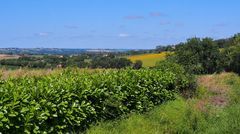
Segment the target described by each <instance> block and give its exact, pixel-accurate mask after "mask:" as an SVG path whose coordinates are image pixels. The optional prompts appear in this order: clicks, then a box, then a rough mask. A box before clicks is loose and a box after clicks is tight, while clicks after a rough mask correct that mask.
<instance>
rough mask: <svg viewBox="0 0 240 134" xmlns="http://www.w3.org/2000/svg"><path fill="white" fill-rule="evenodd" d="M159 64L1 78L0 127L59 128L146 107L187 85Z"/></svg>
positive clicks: (5, 130)
mask: <svg viewBox="0 0 240 134" xmlns="http://www.w3.org/2000/svg"><path fill="white" fill-rule="evenodd" d="M178 75H179V74H177V73H174V72H172V71H168V72H165V71H161V70H157V69H151V70H150V69H144V70H143V69H140V70H117V71H113V70H112V71H111V70H108V71H101V72H95V73H91V74H89V73H82V72H81V73H80V72H78V71H74V70H70V69H67V70H65V71H64V72H63V73H61V74H59V75H52V76H43V77H31V78H18V79H9V80H2V81H1V82H0V132H2V133H23V132H25V133H47V132H48V133H57V132H69V131H72V132H74V131H82V130H85V129H86V128H87V127H88V126H89V125H90V124H91V123H93V122H95V121H99V120H108V119H114V118H118V117H120V116H121V115H122V114H126V113H129V112H133V111H138V112H144V111H148V110H149V109H151V108H152V107H153V106H154V105H157V104H160V103H162V102H164V101H167V100H172V99H174V98H175V93H176V92H178V91H183V90H186V89H187V88H188V87H189V86H188V85H189V84H190V83H189V81H188V79H187V78H186V77H185V76H183V75H180V76H182V77H179V76H178Z"/></svg>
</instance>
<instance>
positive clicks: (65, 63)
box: [0, 53, 142, 69]
mask: <svg viewBox="0 0 240 134" xmlns="http://www.w3.org/2000/svg"><path fill="white" fill-rule="evenodd" d="M0 65H1V66H6V67H8V66H14V67H27V68H57V67H59V68H66V67H78V68H93V69H94V68H117V69H120V68H126V67H129V66H132V67H133V68H135V69H139V68H141V67H142V62H140V61H137V62H136V63H133V62H131V61H130V60H129V59H127V58H124V57H121V56H118V55H115V54H111V53H109V54H80V55H73V56H67V55H44V56H22V57H20V58H18V59H4V60H1V61H0Z"/></svg>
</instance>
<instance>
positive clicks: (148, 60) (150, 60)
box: [128, 52, 170, 67]
mask: <svg viewBox="0 0 240 134" xmlns="http://www.w3.org/2000/svg"><path fill="white" fill-rule="evenodd" d="M167 54H170V53H169V52H161V53H158V54H141V55H133V56H129V57H128V59H130V60H131V61H132V62H135V61H137V60H140V61H142V62H143V66H144V67H153V66H155V64H156V62H158V61H162V60H164V59H165V58H166V56H167Z"/></svg>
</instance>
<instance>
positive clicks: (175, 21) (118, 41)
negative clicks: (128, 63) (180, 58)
mask: <svg viewBox="0 0 240 134" xmlns="http://www.w3.org/2000/svg"><path fill="white" fill-rule="evenodd" d="M239 5H240V0H1V1H0V47H1V48H3V47H21V48H34V47H45V48H52V47H58V48H134V49H135V48H141V49H146V48H147V49H150V48H155V47H156V46H157V45H167V44H174V43H178V42H181V41H185V40H186V39H187V38H189V37H195V36H197V37H206V36H209V37H212V38H215V39H217V38H225V37H229V36H232V35H233V34H235V33H238V32H240V15H239V13H240V8H239Z"/></svg>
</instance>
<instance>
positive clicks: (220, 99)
mask: <svg viewBox="0 0 240 134" xmlns="http://www.w3.org/2000/svg"><path fill="white" fill-rule="evenodd" d="M229 75H231V74H229V73H221V74H219V75H215V74H214V75H204V76H201V77H199V78H198V85H199V86H202V87H204V88H205V89H206V90H207V91H206V92H207V94H210V95H208V96H207V97H205V98H202V99H199V100H198V102H196V107H197V108H198V109H199V110H201V111H206V109H207V107H206V106H207V105H212V106H217V107H224V106H226V105H227V104H228V102H229V90H230V87H229V85H227V84H226V79H227V77H229Z"/></svg>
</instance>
